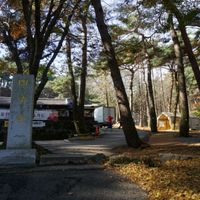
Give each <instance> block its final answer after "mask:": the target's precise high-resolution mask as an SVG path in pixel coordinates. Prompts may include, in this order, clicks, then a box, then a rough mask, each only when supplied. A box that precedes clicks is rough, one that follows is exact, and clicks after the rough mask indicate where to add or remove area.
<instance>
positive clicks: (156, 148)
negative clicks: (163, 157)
mask: <svg viewBox="0 0 200 200" xmlns="http://www.w3.org/2000/svg"><path fill="white" fill-rule="evenodd" d="M156 137H157V140H155V144H153V145H152V146H151V147H150V148H147V149H139V150H136V149H132V148H128V147H120V148H117V149H115V150H114V151H115V153H118V154H120V155H123V159H122V162H121V163H120V164H119V163H118V164H117V165H115V163H112V165H111V166H109V167H111V168H112V169H113V170H114V171H115V172H117V173H119V174H121V175H123V176H125V177H127V178H128V179H130V180H131V181H133V182H134V183H137V184H138V185H140V186H141V187H142V188H143V189H144V190H145V191H146V192H147V193H148V195H149V199H150V200H191V199H194V200H198V199H200V146H191V145H187V144H185V143H184V144H182V143H180V142H179V143H177V142H176V138H174V140H173V138H172V137H171V136H167V137H168V139H169V141H170V142H167V143H166V144H165V143H163V142H165V141H163V138H165V140H167V138H166V135H165V136H164V137H163V136H162V135H161V136H160V140H159V136H156ZM169 137H170V138H169ZM174 141H175V142H174ZM159 142H160V144H161V143H162V145H159ZM159 153H174V154H181V155H183V154H185V155H196V156H199V158H197V159H192V160H179V161H177V160H171V161H167V162H165V163H160V162H157V161H158V155H159ZM144 158H145V159H144ZM148 159H149V160H148ZM126 161H128V162H126ZM136 161H137V162H136ZM138 161H139V162H138ZM151 162H155V163H153V164H152V163H151ZM124 163H128V164H124Z"/></svg>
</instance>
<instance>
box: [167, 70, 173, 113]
mask: <svg viewBox="0 0 200 200" xmlns="http://www.w3.org/2000/svg"><path fill="white" fill-rule="evenodd" d="M170 73H171V85H170V95H169V108H168V110H169V112H172V97H173V89H174V71H170Z"/></svg>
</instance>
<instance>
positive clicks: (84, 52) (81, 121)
mask: <svg viewBox="0 0 200 200" xmlns="http://www.w3.org/2000/svg"><path fill="white" fill-rule="evenodd" d="M80 18H81V24H82V29H83V42H82V66H81V67H82V68H81V80H80V96H79V105H78V108H79V109H78V111H79V113H77V115H78V121H79V130H80V132H81V133H83V134H84V133H86V132H87V130H86V125H85V118H84V105H85V88H86V76H87V11H86V13H85V12H84V13H83V14H81V16H80Z"/></svg>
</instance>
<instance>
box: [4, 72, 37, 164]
mask: <svg viewBox="0 0 200 200" xmlns="http://www.w3.org/2000/svg"><path fill="white" fill-rule="evenodd" d="M34 82H35V81H34V76H33V75H21V74H17V75H15V76H14V78H13V86H12V95H11V105H10V115H9V123H8V136H7V144H6V150H1V151H0V164H34V163H35V160H36V150H35V149H31V147H32V118H33V105H34V84H35V83H34Z"/></svg>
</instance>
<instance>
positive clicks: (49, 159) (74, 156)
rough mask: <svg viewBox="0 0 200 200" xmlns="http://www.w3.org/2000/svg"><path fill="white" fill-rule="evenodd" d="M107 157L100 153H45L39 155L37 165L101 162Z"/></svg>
mask: <svg viewBox="0 0 200 200" xmlns="http://www.w3.org/2000/svg"><path fill="white" fill-rule="evenodd" d="M106 159H107V157H106V156H105V155H104V154H102V153H98V154H93V153H84V154H79V153H67V154H46V155H42V156H40V159H39V165H40V166H46V165H84V164H101V163H103V162H105V161H106Z"/></svg>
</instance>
